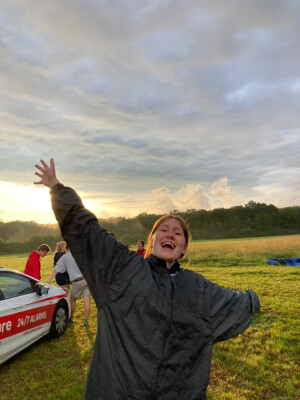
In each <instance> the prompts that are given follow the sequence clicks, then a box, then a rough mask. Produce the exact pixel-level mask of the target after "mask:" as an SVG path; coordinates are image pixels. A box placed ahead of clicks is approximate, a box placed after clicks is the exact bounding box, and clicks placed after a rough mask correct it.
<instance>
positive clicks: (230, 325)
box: [207, 281, 260, 342]
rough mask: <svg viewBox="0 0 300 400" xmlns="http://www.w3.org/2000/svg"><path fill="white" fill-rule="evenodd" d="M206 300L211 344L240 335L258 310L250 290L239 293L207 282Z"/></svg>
mask: <svg viewBox="0 0 300 400" xmlns="http://www.w3.org/2000/svg"><path fill="white" fill-rule="evenodd" d="M207 298H208V304H209V308H208V312H209V320H210V323H211V329H212V339H213V342H220V341H223V340H227V339H229V338H231V337H234V336H237V335H238V334H239V333H242V332H243V331H244V330H245V329H247V328H248V326H249V325H250V322H251V320H252V317H253V314H254V313H255V312H257V311H259V310H260V302H259V298H258V296H257V295H256V293H255V292H253V291H252V290H247V291H245V292H239V291H234V290H230V289H224V288H222V287H220V286H219V285H217V284H215V283H211V282H208V281H207Z"/></svg>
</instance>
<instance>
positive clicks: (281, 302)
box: [0, 235, 300, 400]
mask: <svg viewBox="0 0 300 400" xmlns="http://www.w3.org/2000/svg"><path fill="white" fill-rule="evenodd" d="M277 257H278V258H284V257H300V235H292V236H284V237H274V238H259V239H257V238H256V239H241V240H218V241H195V242H192V243H191V246H190V250H189V254H188V256H187V258H186V259H185V260H183V262H182V266H186V265H187V268H189V269H191V270H194V271H196V272H197V273H200V274H202V275H204V277H205V278H207V279H209V280H211V281H213V282H216V283H218V284H220V285H221V286H224V287H228V288H231V289H240V290H245V289H248V288H251V289H253V290H254V291H255V292H256V293H257V294H258V295H259V297H260V300H261V304H262V309H261V312H260V313H259V314H258V315H256V316H255V317H254V320H253V322H252V324H251V326H250V328H249V329H248V330H247V331H246V332H245V333H244V334H242V335H239V336H238V337H237V338H234V339H231V340H229V341H226V342H223V343H218V344H217V345H215V347H214V353H213V359H212V370H211V379H210V384H209V387H208V393H207V399H208V400H300V381H299V377H300V345H299V332H300V319H299V318H300V317H299V315H300V313H299V311H300V307H299V300H300V299H299V294H300V284H299V283H300V279H299V278H300V267H286V266H272V265H267V264H266V263H265V259H266V258H277ZM26 258H27V254H26V255H17V256H0V266H2V267H9V268H12V269H16V270H18V271H23V270H24V266H25V262H26ZM52 260H53V253H52V254H50V255H48V256H47V257H46V258H45V259H43V261H42V280H44V281H47V279H48V277H49V275H50V273H51V271H52ZM96 318H97V316H96V308H95V305H94V303H92V311H91V318H90V327H89V328H88V329H86V328H84V327H83V303H82V300H81V301H78V302H77V310H76V314H75V318H74V321H75V324H74V325H73V326H69V327H68V329H67V331H66V333H65V335H64V336H63V337H62V338H60V339H56V340H54V339H52V340H50V339H48V338H44V339H42V340H41V341H40V342H38V343H36V344H34V345H33V346H32V347H30V348H29V349H27V350H25V351H24V352H23V353H21V354H19V355H17V356H16V357H14V358H13V359H12V360H10V361H9V362H7V363H5V364H4V365H2V366H0V382H1V385H0V399H1V400H2V399H3V400H4V399H5V400H7V399H9V398H12V399H14V400H27V399H28V400H29V399H36V400H39V399H43V400H77V399H82V398H83V394H84V385H85V379H86V374H87V370H88V366H89V362H90V359H91V354H92V350H93V345H94V340H95V334H96ZM141 400H143V399H141ZM178 400H180V399H178ZM187 400H188V399H187Z"/></svg>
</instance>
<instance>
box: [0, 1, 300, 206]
mask: <svg viewBox="0 0 300 400" xmlns="http://www.w3.org/2000/svg"><path fill="white" fill-rule="evenodd" d="M299 16H300V13H299V5H298V3H297V2H294V1H285V2H282V1H279V0H278V1H277V0H275V1H274V0H265V1H263V2H261V1H258V0H254V1H253V2H249V1H244V0H242V1H240V2H236V1H233V0H228V1H226V6H225V5H220V4H216V3H214V2H211V1H206V0H205V1H201V2H195V1H192V0H187V1H185V2H182V1H179V0H174V1H170V0H161V1H158V0H155V1H151V2H150V3H147V2H144V3H143V2H140V1H137V0H128V1H126V2H124V1H120V0H116V1H113V2H112V1H106V0H103V1H99V2H95V1H94V0H87V1H83V0H79V1H76V2H73V3H71V2H69V1H67V0H59V1H58V0H53V1H51V2H36V1H33V0H27V1H26V2H24V1H21V0H10V1H8V0H5V1H3V2H2V5H1V10H0V37H1V46H0V57H1V65H0V82H1V93H0V105H1V107H0V110H1V112H0V117H1V119H0V120H1V122H0V139H1V146H2V156H1V159H0V171H1V172H0V179H1V180H4V181H8V182H11V183H21V184H30V183H31V181H32V180H33V178H32V176H33V165H34V164H35V163H36V162H37V161H38V160H39V159H40V158H45V159H46V160H48V159H50V157H53V156H54V158H55V162H56V165H57V171H58V173H59V177H60V179H61V180H62V181H63V182H66V183H67V184H68V185H71V186H75V187H76V188H77V189H78V190H81V191H82V192H84V193H89V194H91V193H93V194H94V193H99V194H101V196H104V197H105V195H106V194H107V195H109V196H110V195H111V194H112V196H115V198H117V199H118V203H117V205H116V207H115V208H114V212H116V213H118V212H119V210H122V211H124V212H125V211H126V210H129V209H130V210H133V205H134V206H135V207H137V209H138V210H140V209H141V207H140V205H141V204H144V203H143V201H144V200H143V196H145V198H147V199H148V200H147V201H149V202H150V203H149V204H151V205H152V206H153V209H157V210H164V209H166V208H169V207H170V208H172V207H174V208H177V209H184V208H185V207H187V208H202V207H203V208H208V209H209V208H211V207H214V206H224V207H227V206H230V204H236V202H238V201H245V202H247V201H249V200H254V201H255V200H256V197H255V196H257V199H258V198H259V199H260V201H266V202H270V201H272V199H273V198H275V197H276V199H278V204H279V203H280V204H284V196H281V195H280V191H281V192H282V193H283V192H284V190H285V188H286V187H288V186H289V185H290V184H291V183H292V184H293V187H294V189H295V190H296V191H300V183H299V180H298V181H297V179H293V180H292V181H291V179H290V177H291V176H293V177H294V176H297V175H298V174H299V161H298V160H299V151H300V140H299V62H300V57H299V52H297V51H295V49H296V48H297V44H298V42H299V33H298V30H299V23H300V21H299V20H300V17H299ZM274 43H275V44H276V45H274ZM12 160H13V162H12ZM225 177H226V178H225ZM272 185H275V186H272ZM152 190H154V192H153V193H152ZM275 192H276V196H275ZM271 193H272V195H274V196H275V197H274V196H273V197H272V196H271V195H270V194H271ZM112 196H110V198H112ZM253 196H254V197H253ZM135 199H140V200H139V202H140V204H138V202H136V200H135ZM287 201H288V200H287ZM128 203H130V204H128ZM146 203H147V202H146ZM99 207H100V206H99ZM0 208H2V207H1V204H0ZM101 210H102V211H103V209H101ZM167 211H170V210H167Z"/></svg>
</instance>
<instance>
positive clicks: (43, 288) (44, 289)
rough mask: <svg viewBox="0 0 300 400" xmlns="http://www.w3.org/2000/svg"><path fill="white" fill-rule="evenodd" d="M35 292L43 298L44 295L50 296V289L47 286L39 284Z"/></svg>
mask: <svg viewBox="0 0 300 400" xmlns="http://www.w3.org/2000/svg"><path fill="white" fill-rule="evenodd" d="M35 291H36V293H37V294H38V295H39V296H41V295H42V294H48V291H49V288H48V287H47V286H45V285H43V284H42V283H39V282H38V283H37V284H36V285H35Z"/></svg>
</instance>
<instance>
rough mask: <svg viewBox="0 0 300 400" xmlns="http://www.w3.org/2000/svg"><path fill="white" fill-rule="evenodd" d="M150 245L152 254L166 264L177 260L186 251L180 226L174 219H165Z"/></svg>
mask: <svg viewBox="0 0 300 400" xmlns="http://www.w3.org/2000/svg"><path fill="white" fill-rule="evenodd" d="M150 244H151V245H152V247H153V250H152V254H153V255H155V256H156V257H158V258H161V259H162V260H165V261H168V262H173V261H174V260H178V259H179V258H180V257H182V256H183V255H184V254H185V253H186V250H187V244H186V241H185V237H184V232H183V229H182V226H181V224H180V222H179V221H178V220H177V219H175V218H168V219H166V220H165V221H164V222H163V223H162V224H161V225H160V226H159V227H158V228H157V230H156V231H155V234H154V236H153V238H152V240H151V243H150Z"/></svg>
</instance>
